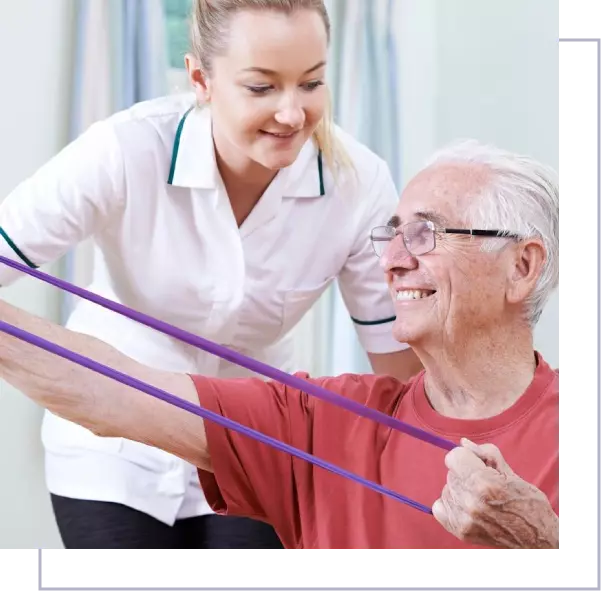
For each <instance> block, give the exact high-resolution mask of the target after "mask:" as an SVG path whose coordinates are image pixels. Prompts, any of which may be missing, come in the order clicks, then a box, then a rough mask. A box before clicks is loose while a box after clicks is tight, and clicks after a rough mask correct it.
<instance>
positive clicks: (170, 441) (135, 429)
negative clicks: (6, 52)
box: [0, 300, 209, 468]
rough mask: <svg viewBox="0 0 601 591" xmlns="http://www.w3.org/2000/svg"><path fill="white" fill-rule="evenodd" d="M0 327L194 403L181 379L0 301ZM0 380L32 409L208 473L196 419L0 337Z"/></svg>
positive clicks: (187, 384) (190, 386)
mask: <svg viewBox="0 0 601 591" xmlns="http://www.w3.org/2000/svg"><path fill="white" fill-rule="evenodd" d="M0 319H1V320H3V321H4V322H7V323H8V324H12V325H13V326H17V327H18V328H20V329H22V330H25V331H27V332H30V333H33V334H35V335H38V336H40V337H42V338H44V339H46V340H48V341H51V342H53V343H56V344H57V345H60V346H62V347H64V348H66V349H70V350H71V351H74V352H76V353H79V354H80V355H83V356H85V357H89V358H91V359H94V360H95V361H98V362H99V363H102V364H104V365H107V366H109V367H112V368H113V369H116V370H118V371H120V372H122V373H125V374H128V375H131V376H133V377H135V378H137V379H139V380H141V381H144V382H146V383H149V384H151V385H153V386H155V387H157V388H160V389H162V390H165V391H168V392H170V393H171V394H173V395H175V396H178V397H180V398H183V399H186V400H189V401H191V402H195V403H197V399H196V391H195V389H194V385H193V384H192V381H191V380H190V379H189V377H188V376H185V375H182V374H172V373H168V372H161V371H158V370H154V369H152V368H149V367H146V366H144V365H142V364H140V363H137V362H136V361H134V360H133V359H130V358H128V357H127V356H125V355H123V354H121V353H120V352H119V351H117V350H116V349H114V348H112V347H110V346H109V345H107V344H106V343H104V342H102V341H100V340H98V339H95V338H93V337H90V336H88V335H84V334H79V333H75V332H72V331H69V330H67V329H65V328H63V327H61V326H58V325H55V324H52V323H51V322H48V321H47V320H44V319H42V318H38V317H36V316H33V315H31V314H28V313H27V312H24V311H23V310H20V309H18V308H15V307H14V306H11V305H9V304H7V303H5V302H3V301H2V300H0ZM0 378H2V379H5V380H6V381H7V382H9V383H10V384H12V385H13V386H15V387H16V388H17V389H18V390H20V391H21V392H23V393H24V394H26V395H27V396H28V397H29V398H31V399H32V400H33V401H34V402H36V403H38V404H40V405H41V406H43V407H45V408H47V409H48V410H50V411H51V412H53V413H55V414H57V415H58V416H61V417H63V418H65V419H67V420H69V421H72V422H75V423H78V424H79V425H82V426H83V427H85V428H87V429H89V430H91V431H92V432H94V433H96V434H97V435H101V436H111V437H125V438H127V439H132V440H135V441H140V442H142V443H146V444H148V445H153V446H155V447H159V448H161V449H165V450H166V451H169V452H171V453H174V454H176V455H178V456H180V457H183V458H184V459H186V460H188V461H191V462H194V463H195V464H196V465H200V467H205V468H206V467H208V461H209V460H208V451H207V450H206V438H205V432H204V425H203V423H202V419H201V418H199V417H197V416H194V415H192V414H190V413H187V412H185V411H183V410H181V409H178V408H176V407H173V406H170V405H168V404H166V403H164V402H162V401H160V400H157V399H155V398H153V397H151V396H149V395H147V394H144V393H142V392H140V391H138V390H135V389H132V388H129V387H128V386H124V385H123V384H120V383H119V382H117V381H115V380H112V379H110V378H107V377H105V376H103V375H100V374H98V373H96V372H93V371H91V370H88V369H86V368H84V367H82V366H80V365H77V364H75V363H72V362H70V361H68V360H66V359H63V358H61V357H58V356H57V355H53V354H52V353H48V352H47V351H44V350H43V349H40V348H38V347H35V346H33V345H30V344H29V343H26V342H24V341H21V340H19V339H17V338H15V337H12V336H10V335H7V334H6V333H4V332H0Z"/></svg>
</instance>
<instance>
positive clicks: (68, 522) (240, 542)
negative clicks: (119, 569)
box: [51, 495, 283, 549]
mask: <svg viewBox="0 0 601 591" xmlns="http://www.w3.org/2000/svg"><path fill="white" fill-rule="evenodd" d="M51 499H52V508H53V509H54V515H55V517H56V522H57V524H58V529H59V532H60V535H61V538H62V540H63V544H64V546H65V548H70V549H75V548H76V549H122V548H137V549H150V548H155V549H169V548H178V549H184V548H280V549H281V548H283V546H282V543H281V542H280V540H279V538H278V537H277V535H276V533H275V530H274V529H273V528H272V527H271V526H269V525H267V524H266V523H263V522H261V521H255V520H253V519H246V518H244V517H223V516H220V515H203V516H200V517H191V518H189V519H181V520H178V521H176V522H175V524H174V525H173V526H169V525H165V524H164V523H162V522H161V521H158V520H157V519H155V518H154V517H150V516H149V515H146V514H145V513H141V512H140V511H136V510H135V509H131V508H130V507H126V506H125V505H120V504H118V503H105V502H101V501H85V500H80V499H70V498H67V497H60V496H56V495H51Z"/></svg>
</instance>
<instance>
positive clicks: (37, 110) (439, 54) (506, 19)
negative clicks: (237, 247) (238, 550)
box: [0, 0, 559, 548]
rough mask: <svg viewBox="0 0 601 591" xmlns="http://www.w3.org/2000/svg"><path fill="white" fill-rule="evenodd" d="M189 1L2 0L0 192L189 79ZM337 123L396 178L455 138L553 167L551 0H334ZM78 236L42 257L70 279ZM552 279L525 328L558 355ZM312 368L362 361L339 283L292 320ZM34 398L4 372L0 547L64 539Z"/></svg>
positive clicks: (82, 278)
mask: <svg viewBox="0 0 601 591" xmlns="http://www.w3.org/2000/svg"><path fill="white" fill-rule="evenodd" d="M190 4H191V0H52V1H51V2H49V1H47V0H19V2H3V3H1V4H0V72H2V79H3V84H2V97H1V99H0V100H1V101H2V104H1V108H0V162H1V163H2V166H1V167H0V170H1V173H0V200H1V199H2V198H3V197H4V196H5V195H7V194H8V193H9V192H10V191H11V190H12V189H13V188H14V187H15V186H16V185H17V184H18V183H19V182H20V181H22V180H24V179H25V178H27V177H28V176H29V175H30V174H32V173H33V172H34V171H35V170H36V169H37V168H38V167H39V166H41V165H42V164H43V163H44V162H46V161H47V160H48V159H49V158H51V157H52V156H53V155H54V154H56V153H57V152H58V151H59V150H60V149H61V148H62V147H63V146H65V145H66V144H67V143H68V142H69V141H70V140H71V139H73V138H74V137H76V136H77V135H78V134H79V133H81V132H82V131H83V130H84V129H85V128H86V127H87V126H89V125H90V124H91V123H92V122H93V121H95V120H97V119H101V118H104V117H106V116H108V115H110V114H111V113H112V112H115V111H117V110H120V109H123V108H126V107H128V106H129V105H131V104H133V103H134V102H137V101H140V100H144V99H148V98H152V97H154V96H160V95H161V94H166V93H176V92H187V91H188V90H189V88H188V86H187V83H186V78H185V75H184V72H183V70H182V68H183V56H184V54H185V52H186V50H187V43H188V33H187V29H188V13H189V8H190ZM327 4H328V8H329V11H330V18H331V20H332V27H333V39H332V48H331V54H332V55H331V59H330V64H329V82H330V85H331V88H332V93H333V97H334V104H335V116H336V120H337V123H339V124H340V125H341V126H342V127H344V128H345V129H346V130H347V131H348V132H350V133H351V134H353V135H355V136H356V137H357V138H358V139H359V140H361V141H363V142H364V143H366V144H367V145H368V146H369V147H371V148H372V149H373V150H374V151H375V152H377V153H378V154H380V155H381V156H382V157H383V158H385V159H386V161H387V162H388V164H389V166H390V167H391V169H392V171H393V175H394V178H395V181H396V183H397V186H398V188H399V192H400V191H401V190H402V188H403V187H404V185H405V184H406V182H407V181H408V180H409V179H410V177H411V176H412V175H413V174H415V173H416V172H417V170H419V168H420V166H421V164H422V163H423V161H424V160H425V159H426V158H427V157H428V156H429V155H430V154H431V153H432V152H433V151H434V150H435V149H436V148H439V147H441V146H443V145H444V144H445V143H447V142H449V141H451V140H453V139H456V138H460V137H472V138H476V139H478V140H480V141H485V142H492V143H495V144H497V145H499V146H501V147H503V148H507V149H510V150H515V151H520V152H524V153H527V154H529V155H531V156H533V157H535V158H537V159H539V160H541V161H543V162H545V163H547V164H549V165H551V166H553V167H554V168H556V169H557V168H558V43H557V41H558V17H559V8H558V0H329V1H328V2H327ZM90 260H91V259H90V255H89V249H88V246H87V245H85V244H84V245H82V246H81V247H79V248H78V249H77V251H76V252H73V253H69V255H67V256H66V257H65V258H63V259H62V260H61V261H58V262H57V263H55V264H53V265H51V266H48V267H46V268H44V270H45V271H47V272H50V273H52V274H56V275H59V276H61V277H64V278H66V279H68V280H70V281H72V282H75V283H78V284H80V285H84V286H85V284H86V282H87V280H88V278H89V277H90V275H91V268H90ZM0 297H2V298H4V299H6V300H8V301H10V302H12V303H14V304H16V305H19V306H21V307H23V308H26V309H27V310H29V311H31V312H33V313H36V314H39V315H42V316H45V317H47V318H49V319H52V320H54V321H57V322H62V321H64V319H65V317H66V314H67V313H68V311H69V307H70V301H69V299H68V298H67V297H65V296H63V295H62V294H61V293H59V292H58V291H57V290H56V289H54V288H51V287H50V286H47V285H45V284H42V283H36V282H35V280H33V279H31V278H25V279H22V280H20V281H19V282H17V283H16V284H15V285H13V286H11V287H9V288H6V289H2V290H1V291H0ZM558 319H559V293H556V294H555V296H554V297H553V298H552V300H551V301H550V303H549V305H548V306H547V309H546V310H545V313H544V314H543V317H542V319H541V320H540V322H539V325H538V327H537V330H536V343H535V344H536V347H537V349H538V350H539V351H541V352H542V354H543V355H544V356H545V357H546V358H547V360H548V361H549V362H550V363H551V364H552V365H554V366H558V365H559V353H558V331H559V329H558ZM295 344H296V351H297V364H298V367H299V368H302V369H306V370H309V371H310V372H311V373H312V374H313V375H324V374H337V373H341V372H345V371H356V372H361V371H369V366H368V365H367V362H366V359H365V356H364V354H363V353H362V352H361V350H360V348H359V345H358V342H357V340H356V337H355V334H354V330H353V327H352V325H351V322H350V320H349V319H348V314H347V312H346V310H345V309H344V306H343V304H342V302H341V299H340V296H339V294H338V293H337V290H336V288H335V287H334V288H332V289H330V290H329V291H328V292H326V293H325V294H324V296H323V297H322V299H321V300H320V302H319V303H318V304H317V306H316V307H315V308H314V309H313V310H312V311H311V312H310V313H309V315H308V316H307V317H306V318H305V319H304V320H303V321H302V323H301V324H300V325H299V326H298V327H297V328H296V329H295ZM41 417H42V411H41V409H39V408H37V407H36V406H35V405H34V404H33V403H31V402H29V401H28V400H26V399H25V398H24V397H23V396H20V395H18V393H17V392H15V391H14V390H12V389H11V388H10V387H9V386H8V385H7V384H6V383H2V382H1V381H0V476H1V477H2V479H1V481H2V486H0V548H36V547H41V548H61V547H62V546H61V542H60V538H59V536H58V532H57V530H56V526H55V524H54V520H53V516H52V512H51V508H50V501H49V497H48V494H47V491H46V488H45V485H44V474H43V470H44V467H43V454H42V446H41V442H40V422H41Z"/></svg>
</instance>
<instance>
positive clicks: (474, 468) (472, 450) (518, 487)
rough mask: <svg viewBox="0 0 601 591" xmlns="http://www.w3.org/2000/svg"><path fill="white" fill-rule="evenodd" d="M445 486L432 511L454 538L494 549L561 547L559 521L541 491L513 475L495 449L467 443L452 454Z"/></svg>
mask: <svg viewBox="0 0 601 591" xmlns="http://www.w3.org/2000/svg"><path fill="white" fill-rule="evenodd" d="M445 464H446V466H447V468H448V469H449V472H448V475H447V484H446V486H445V487H444V489H443V491H442V494H441V496H440V498H439V499H438V500H437V501H436V502H435V503H434V505H433V506H432V512H433V514H434V517H435V518H436V519H437V520H438V521H439V522H440V524H441V525H442V526H443V527H444V528H445V529H446V530H447V531H449V532H450V533H452V534H453V535H454V536H456V537H457V538H459V539H460V540H463V541H465V542H468V543H471V544H479V545H482V546H492V547H497V548H559V517H558V516H557V515H556V514H555V513H554V511H553V508H552V507H551V504H550V503H549V500H548V499H547V497H546V496H545V494H544V493H543V492H541V491H540V490H539V489H538V488H536V487H535V486H533V485H531V484H529V483H528V482H526V481H525V480H522V479H521V478H520V477H519V476H517V475H516V474H515V473H514V472H513V470H512V469H511V468H510V467H509V466H508V465H507V463H506V462H505V460H504V459H503V456H502V455H501V452H500V451H499V449H498V448H497V447H496V446H494V445H492V444H483V445H476V444H475V443H472V442H471V441H469V440H467V439H463V440H462V441H461V446H460V447H456V448H455V449H453V450H451V451H450V452H449V453H448V454H447V456H446V458H445Z"/></svg>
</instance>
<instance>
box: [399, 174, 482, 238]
mask: <svg viewBox="0 0 601 591" xmlns="http://www.w3.org/2000/svg"><path fill="white" fill-rule="evenodd" d="M489 180H490V171H489V169H488V168H486V167H485V166H482V165H476V164H463V163H458V164H438V165H434V166H432V167H430V168H426V169H424V170H422V171H421V172H420V173H418V174H417V175H416V176H415V177H414V178H413V179H412V180H411V181H410V182H409V184H408V185H407V187H406V188H405V190H404V191H403V193H402V195H401V199H400V201H399V205H398V207H397V210H396V212H395V215H396V216H397V218H398V221H399V222H400V223H407V222H411V221H416V220H419V219H429V220H431V221H433V222H434V223H435V224H436V225H437V226H446V227H454V226H455V227H460V226H461V224H463V223H464V220H465V212H466V210H467V208H468V206H469V205H470V202H472V201H473V199H474V198H475V197H476V196H477V195H478V194H479V193H480V192H481V190H482V189H483V188H484V187H485V185H486V184H487V183H488V182H489Z"/></svg>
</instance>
